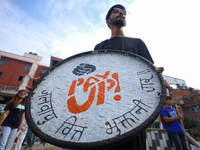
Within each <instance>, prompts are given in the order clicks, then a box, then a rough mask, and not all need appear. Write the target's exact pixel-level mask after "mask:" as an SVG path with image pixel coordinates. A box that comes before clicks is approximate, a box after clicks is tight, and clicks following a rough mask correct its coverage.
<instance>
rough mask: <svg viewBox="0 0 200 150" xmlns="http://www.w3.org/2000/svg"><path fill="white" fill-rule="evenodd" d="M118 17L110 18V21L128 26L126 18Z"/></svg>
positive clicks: (113, 23)
mask: <svg viewBox="0 0 200 150" xmlns="http://www.w3.org/2000/svg"><path fill="white" fill-rule="evenodd" d="M117 18H118V17H117ZM117 18H115V19H114V18H112V19H110V22H111V24H112V25H117V26H121V27H124V26H126V21H125V20H124V19H117Z"/></svg>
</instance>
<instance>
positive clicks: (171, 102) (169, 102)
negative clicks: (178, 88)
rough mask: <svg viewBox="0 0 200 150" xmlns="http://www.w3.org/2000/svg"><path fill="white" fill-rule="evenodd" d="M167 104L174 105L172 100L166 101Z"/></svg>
mask: <svg viewBox="0 0 200 150" xmlns="http://www.w3.org/2000/svg"><path fill="white" fill-rule="evenodd" d="M165 103H166V104H167V105H172V104H173V100H172V99H168V100H166V101H165Z"/></svg>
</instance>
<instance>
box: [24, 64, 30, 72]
mask: <svg viewBox="0 0 200 150" xmlns="http://www.w3.org/2000/svg"><path fill="white" fill-rule="evenodd" d="M23 69H24V70H28V71H29V70H30V69H31V66H27V65H24V67H23Z"/></svg>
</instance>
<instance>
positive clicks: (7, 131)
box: [0, 126, 18, 150]
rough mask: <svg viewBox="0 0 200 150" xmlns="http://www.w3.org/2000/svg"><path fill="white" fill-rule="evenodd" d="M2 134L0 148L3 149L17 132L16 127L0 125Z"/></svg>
mask: <svg viewBox="0 0 200 150" xmlns="http://www.w3.org/2000/svg"><path fill="white" fill-rule="evenodd" d="M1 129H2V133H3V135H2V136H1V137H0V150H4V149H5V148H6V146H7V144H8V143H10V142H11V141H12V139H13V138H14V136H15V135H16V133H17V130H18V128H11V127H9V126H1Z"/></svg>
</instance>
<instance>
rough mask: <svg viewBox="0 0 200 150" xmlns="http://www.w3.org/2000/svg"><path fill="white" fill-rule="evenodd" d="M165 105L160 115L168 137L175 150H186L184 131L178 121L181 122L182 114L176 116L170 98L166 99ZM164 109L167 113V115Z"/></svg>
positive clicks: (176, 113)
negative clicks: (164, 123)
mask: <svg viewBox="0 0 200 150" xmlns="http://www.w3.org/2000/svg"><path fill="white" fill-rule="evenodd" d="M165 104H166V106H165V107H163V109H162V111H161V115H162V116H163V118H164V120H165V122H166V125H167V131H168V133H169V136H170V138H171V139H172V141H173V142H174V144H175V147H176V150H188V147H187V142H186V138H185V134H184V130H183V127H182V125H181V123H180V121H179V119H182V121H183V120H184V117H183V115H182V114H178V112H177V110H176V109H174V108H173V107H172V105H173V100H172V97H171V96H167V97H166V101H165ZM179 108H180V106H179V107H178V109H179ZM166 109H167V110H168V112H169V113H167V110H166Z"/></svg>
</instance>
